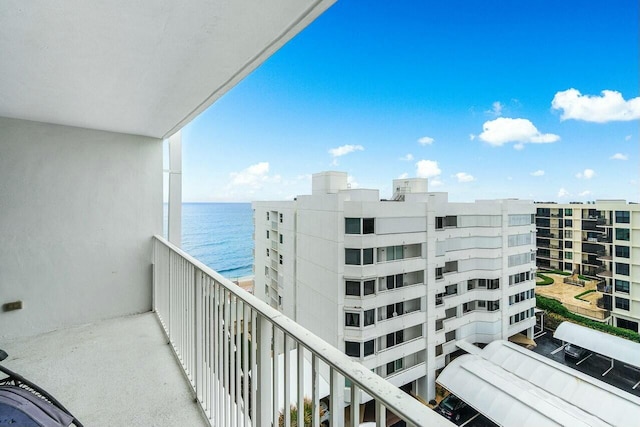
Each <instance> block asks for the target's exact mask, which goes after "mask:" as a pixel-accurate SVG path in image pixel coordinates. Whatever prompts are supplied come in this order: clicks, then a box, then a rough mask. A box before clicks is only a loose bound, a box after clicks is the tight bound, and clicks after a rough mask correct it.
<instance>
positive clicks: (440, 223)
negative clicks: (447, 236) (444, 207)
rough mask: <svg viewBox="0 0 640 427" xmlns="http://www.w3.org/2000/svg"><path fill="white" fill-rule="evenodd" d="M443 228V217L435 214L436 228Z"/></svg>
mask: <svg viewBox="0 0 640 427" xmlns="http://www.w3.org/2000/svg"><path fill="white" fill-rule="evenodd" d="M443 228H444V217H443V216H437V217H436V230H442V229H443Z"/></svg>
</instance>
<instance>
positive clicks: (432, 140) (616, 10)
mask: <svg viewBox="0 0 640 427" xmlns="http://www.w3.org/2000/svg"><path fill="white" fill-rule="evenodd" d="M638 62H639V49H638V2H637V0H612V1H608V2H605V1H595V0H590V1H584V0H583V1H557V0H556V1H548V0H541V1H511V2H505V1H492V0H484V1H473V0H466V1H459V0H458V1H456V0H454V1H428V2H419V1H405V0H396V1H381V0H370V1H366V2H365V1H363V0H362V1H361V0H342V1H341V0H338V2H337V3H336V4H335V5H334V6H333V7H332V8H331V9H329V10H328V11H327V12H326V13H325V14H324V15H322V16H321V17H320V18H318V19H317V20H316V21H315V22H314V23H312V24H311V25H310V26H309V27H308V28H307V29H305V30H304V31H303V32H302V33H300V34H299V35H298V36H297V37H296V38H294V39H293V40H292V41H291V42H289V43H288V44H287V45H285V46H284V47H283V48H282V49H281V50H280V51H278V52H277V53H276V54H274V55H273V56H272V57H271V58H270V59H269V60H267V61H266V62H265V63H264V64H263V65H262V66H261V67H259V68H258V69H257V70H256V71H255V72H254V73H252V74H251V75H250V76H248V77H247V78H245V79H244V80H243V81H242V82H240V83H239V84H238V85H237V86H236V87H235V88H233V89H232V90H231V91H230V92H228V93H227V94H226V95H224V96H223V97H222V98H221V99H220V100H219V101H218V102H216V103H215V104H214V105H213V106H211V107H210V108H209V109H208V110H207V111H205V112H204V113H203V114H201V115H200V116H199V117H198V118H197V119H195V120H194V121H193V122H192V123H190V124H189V125H188V126H187V127H186V128H185V129H184V130H183V151H184V155H183V162H184V164H183V200H184V201H188V202H189V201H251V200H280V199H290V198H292V197H294V196H296V195H298V194H309V193H310V190H311V181H310V176H311V174H312V173H315V172H320V171H325V170H340V171H346V172H348V173H349V176H350V180H351V182H352V186H354V187H362V188H378V189H380V190H381V197H388V196H389V195H390V192H391V181H392V180H393V179H395V178H398V177H402V176H408V177H416V176H422V177H428V178H429V188H430V190H431V191H447V192H449V199H450V200H453V201H472V200H475V199H486V198H505V197H517V198H526V199H533V200H540V201H542V200H544V201H559V202H563V201H564V202H568V201H587V200H595V199H597V198H625V199H627V200H632V201H640V195H639V188H640V176H639V170H640V167H639V162H640V157H639V154H640V153H639V151H640V143H639V123H640V97H639V69H638Z"/></svg>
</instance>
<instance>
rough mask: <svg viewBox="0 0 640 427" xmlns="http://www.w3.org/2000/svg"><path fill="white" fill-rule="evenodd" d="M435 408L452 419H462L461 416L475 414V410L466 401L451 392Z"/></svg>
mask: <svg viewBox="0 0 640 427" xmlns="http://www.w3.org/2000/svg"><path fill="white" fill-rule="evenodd" d="M434 410H435V411H436V412H437V413H439V414H440V415H442V416H443V417H445V418H447V419H449V420H451V421H460V419H461V418H466V417H469V416H470V415H473V414H475V412H476V411H475V410H474V409H473V408H471V407H470V406H469V405H467V404H466V403H464V402H463V401H462V400H460V398H458V397H457V396H455V395H453V394H450V395H448V396H447V397H445V398H444V399H442V400H441V401H440V404H439V405H438V406H436V407H435V408H434Z"/></svg>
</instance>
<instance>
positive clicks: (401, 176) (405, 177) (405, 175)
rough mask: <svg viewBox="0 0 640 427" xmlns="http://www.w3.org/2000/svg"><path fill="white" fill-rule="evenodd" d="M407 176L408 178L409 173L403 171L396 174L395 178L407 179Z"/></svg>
mask: <svg viewBox="0 0 640 427" xmlns="http://www.w3.org/2000/svg"><path fill="white" fill-rule="evenodd" d="M407 178H409V174H408V173H406V172H405V173H403V174H401V175H400V176H398V178H397V179H407Z"/></svg>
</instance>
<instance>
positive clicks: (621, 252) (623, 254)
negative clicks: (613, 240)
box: [616, 245, 629, 258]
mask: <svg viewBox="0 0 640 427" xmlns="http://www.w3.org/2000/svg"><path fill="white" fill-rule="evenodd" d="M616 256H617V257H620V258H629V246H618V245H616Z"/></svg>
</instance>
